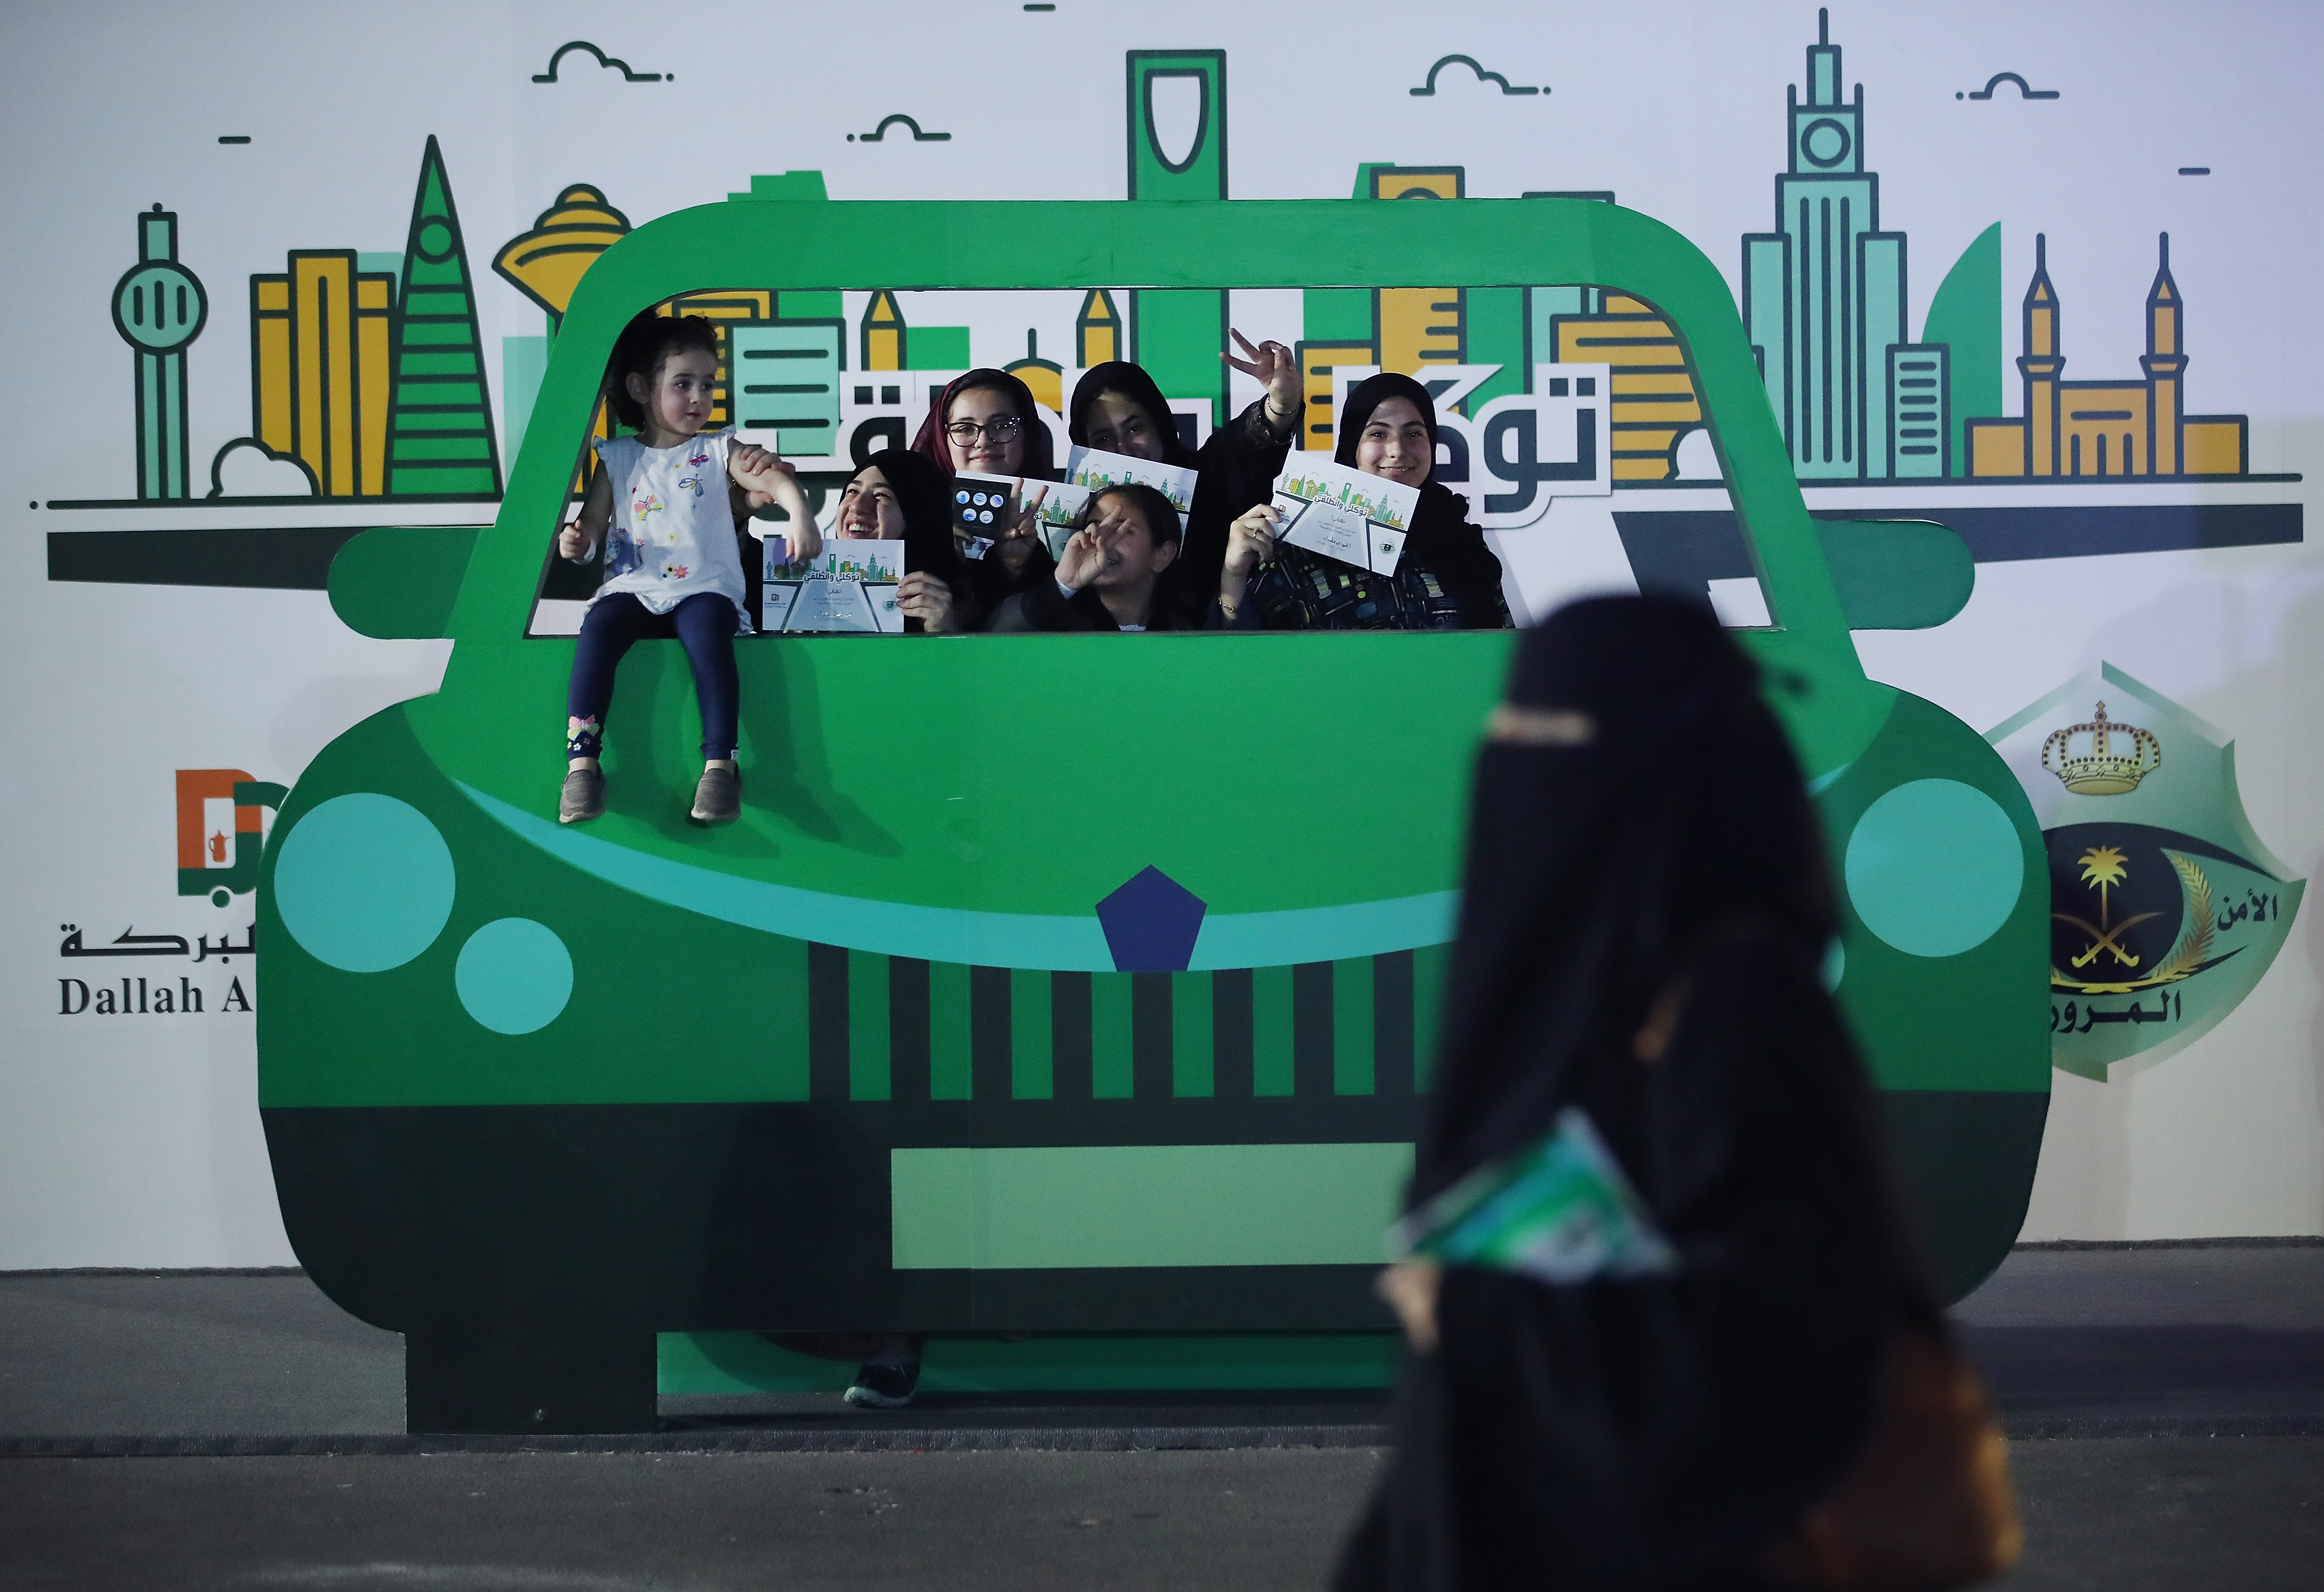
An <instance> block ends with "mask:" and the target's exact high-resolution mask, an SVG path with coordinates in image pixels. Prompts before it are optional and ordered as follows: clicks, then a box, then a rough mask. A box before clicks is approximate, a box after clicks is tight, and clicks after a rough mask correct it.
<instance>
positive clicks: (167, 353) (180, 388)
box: [113, 205, 210, 502]
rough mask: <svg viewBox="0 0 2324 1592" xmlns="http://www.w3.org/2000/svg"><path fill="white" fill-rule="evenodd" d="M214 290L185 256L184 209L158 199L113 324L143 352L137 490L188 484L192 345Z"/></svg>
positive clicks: (172, 491) (153, 496) (142, 222)
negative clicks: (181, 241) (181, 239)
mask: <svg viewBox="0 0 2324 1592" xmlns="http://www.w3.org/2000/svg"><path fill="white" fill-rule="evenodd" d="M209 312H210V305H209V297H208V294H206V293H204V292H203V291H202V284H201V281H200V279H198V278H197V277H196V276H195V275H194V273H193V272H192V271H188V270H187V269H186V268H185V267H184V266H183V265H180V263H178V216H177V213H176V212H175V211H171V210H164V209H163V208H161V206H159V205H155V206H154V207H152V209H151V210H150V211H147V212H145V213H144V214H143V215H140V216H138V217H137V263H136V264H135V265H133V266H131V267H130V268H129V271H128V272H127V274H125V275H124V276H123V277H122V279H121V282H120V285H119V286H117V287H115V289H114V290H113V329H114V330H115V331H116V332H119V333H120V334H121V336H122V340H123V341H124V342H125V343H127V344H128V345H129V346H130V347H131V348H133V349H134V350H135V351H136V362H137V495H138V496H139V497H140V498H141V499H143V500H146V501H147V502H156V501H160V500H163V499H169V498H182V497H185V496H187V495H189V494H188V492H187V488H186V345H188V344H189V343H191V342H192V341H193V340H194V339H195V338H196V337H198V336H201V335H202V326H203V323H205V322H206V321H208V318H209Z"/></svg>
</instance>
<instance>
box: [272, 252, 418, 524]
mask: <svg viewBox="0 0 2324 1592" xmlns="http://www.w3.org/2000/svg"><path fill="white" fill-rule="evenodd" d="M288 264H289V267H290V269H289V270H287V271H283V272H282V273H281V275H278V276H268V275H263V274H262V275H254V276H253V277H252V278H251V279H250V368H251V409H252V411H253V412H252V415H251V422H252V428H253V430H254V434H255V435H256V436H257V437H258V439H259V441H261V442H263V443H264V444H265V445H266V446H268V447H269V448H272V450H273V451H274V452H276V453H278V454H289V455H291V456H293V457H295V458H297V459H299V460H300V462H301V463H303V464H304V465H306V466H307V468H308V469H309V471H311V472H313V474H314V477H315V489H316V491H317V492H319V493H321V495H323V496H324V497H327V498H352V497H379V496H382V495H383V494H384V493H385V492H386V490H387V421H388V407H389V400H390V398H391V395H392V389H393V381H392V376H393V368H392V359H393V355H394V339H395V278H394V276H393V275H392V274H391V273H389V272H386V271H363V270H361V269H359V268H358V267H357V265H356V262H355V252H354V251H353V250H351V249H298V250H293V251H292V252H291V255H290V257H289V261H288Z"/></svg>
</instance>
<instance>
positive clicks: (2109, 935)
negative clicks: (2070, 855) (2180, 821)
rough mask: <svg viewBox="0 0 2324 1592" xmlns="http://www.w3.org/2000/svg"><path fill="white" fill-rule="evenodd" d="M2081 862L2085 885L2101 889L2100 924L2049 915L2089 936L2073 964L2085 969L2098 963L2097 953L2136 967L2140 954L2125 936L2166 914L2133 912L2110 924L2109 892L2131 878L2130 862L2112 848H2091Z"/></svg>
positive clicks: (2067, 915)
mask: <svg viewBox="0 0 2324 1592" xmlns="http://www.w3.org/2000/svg"><path fill="white" fill-rule="evenodd" d="M2080 861H2081V865H2082V882H2083V883H2084V884H2086V885H2095V886H2097V887H2098V922H2096V923H2091V922H2090V921H2089V919H2087V918H2081V917H2077V916H2074V915H2073V914H2072V913H2070V912H2052V914H2051V915H2050V916H2052V917H2053V918H2055V919H2057V920H2058V921H2059V922H2060V923H2064V924H2071V925H2073V926H2074V927H2076V928H2078V929H2080V930H2081V931H2082V933H2084V934H2088V935H2089V937H2090V943H2089V946H2088V947H2086V948H2085V949H2084V950H2083V952H2082V953H2081V954H2080V955H2079V956H2077V957H2075V958H2074V959H2073V962H2072V965H2073V966H2074V967H2076V968H2086V967H2088V966H2089V965H2090V963H2091V962H2095V961H2097V960H2098V954H2099V953H2100V952H2106V953H2107V954H2108V955H2110V956H2112V957H2113V958H2114V964H2115V965H2116V966H2118V967H2126V968H2135V967H2136V966H2137V965H2138V952H2135V951H2133V950H2132V949H2130V947H2128V946H2127V945H2125V944H2124V943H2122V937H2123V935H2125V934H2128V933H2129V932H2130V931H2131V930H2132V929H2134V928H2136V927H2137V926H2138V925H2140V924H2143V923H2144V922H2146V921H2147V920H2148V919H2149V918H2154V917H2161V916H2163V915H2162V914H2161V913H2160V912H2138V913H2133V914H2132V915H2131V916H2128V917H2126V918H2124V919H2123V920H2122V921H2121V922H2120V923H2113V922H2111V921H2109V918H2108V910H2109V901H2108V893H2109V892H2110V891H2111V890H2112V889H2113V888H2114V887H2115V886H2116V885H2118V884H2120V883H2122V882H2123V880H2124V879H2127V878H2128V877H2129V875H2130V866H2129V859H2128V858H2126V856H2124V855H2123V853H2122V852H2121V851H2117V850H2116V849H2115V848H2114V847H2112V846H2092V847H2091V848H2090V849H2089V850H2088V851H2084V852H2083V853H2082V855H2081V858H2080Z"/></svg>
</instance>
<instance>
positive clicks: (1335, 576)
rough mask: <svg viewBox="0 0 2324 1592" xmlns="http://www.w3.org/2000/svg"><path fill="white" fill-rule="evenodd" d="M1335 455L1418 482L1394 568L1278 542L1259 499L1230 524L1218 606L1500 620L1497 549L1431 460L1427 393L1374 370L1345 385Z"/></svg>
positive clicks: (1327, 625) (1344, 623) (1360, 618)
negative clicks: (1382, 570)
mask: <svg viewBox="0 0 2324 1592" xmlns="http://www.w3.org/2000/svg"><path fill="white" fill-rule="evenodd" d="M1333 457H1335V458H1336V459H1337V460H1338V461H1339V462H1340V463H1341V464H1342V465H1351V466H1353V467H1354V468H1356V469H1358V470H1361V471H1363V472H1364V473H1365V474H1368V475H1379V476H1381V477H1384V478H1385V479H1388V480H1390V481H1397V482H1401V483H1403V484H1405V485H1406V486H1416V487H1418V488H1419V489H1420V502H1419V506H1418V507H1417V508H1416V509H1415V510H1414V511H1413V515H1412V525H1411V529H1409V530H1408V531H1407V532H1406V537H1405V543H1404V556H1403V557H1402V558H1401V559H1399V560H1398V562H1397V569H1396V573H1395V574H1394V575H1384V576H1383V575H1368V574H1366V573H1365V572H1364V571H1362V570H1360V569H1358V568H1356V567H1354V566H1351V565H1347V564H1342V563H1341V562H1340V561H1339V560H1338V559H1336V558H1326V557H1323V556H1322V555H1320V554H1316V553H1310V552H1308V551H1307V550H1306V549H1305V548H1295V547H1291V546H1288V545H1286V544H1278V543H1277V540H1276V532H1277V529H1278V528H1279V527H1280V525H1281V524H1282V520H1283V516H1282V515H1281V514H1280V513H1279V512H1278V511H1277V510H1276V508H1275V506H1274V504H1273V502H1271V501H1261V502H1259V503H1258V504H1257V505H1256V506H1255V507H1252V508H1250V510H1248V511H1245V512H1244V513H1242V514H1241V515H1240V518H1238V519H1237V520H1235V521H1234V523H1233V525H1232V527H1231V529H1229V532H1228V538H1227V546H1226V552H1225V557H1224V558H1223V559H1222V563H1221V566H1220V575H1219V584H1218V593H1217V596H1218V606H1219V616H1220V619H1221V621H1222V622H1223V623H1224V624H1226V625H1229V626H1231V627H1232V628H1234V629H1237V630H1499V629H1503V628H1505V627H1507V625H1508V622H1509V610H1508V603H1507V602H1506V601H1505V600H1504V599H1503V597H1502V595H1501V561H1500V560H1499V558H1496V557H1493V553H1492V549H1491V548H1488V547H1486V546H1485V533H1484V532H1483V531H1481V530H1480V529H1477V528H1476V527H1475V526H1473V525H1471V524H1470V523H1469V517H1468V511H1467V507H1466V505H1465V504H1463V503H1462V500H1461V498H1460V496H1459V495H1458V494H1457V493H1455V492H1453V491H1452V488H1450V487H1448V486H1446V485H1444V484H1443V483H1442V482H1437V481H1432V480H1430V479H1429V473H1430V472H1431V471H1432V470H1434V468H1435V465H1436V404H1435V400H1433V399H1431V398H1430V397H1429V396H1428V389H1427V388H1425V387H1423V386H1422V385H1421V384H1420V383H1419V382H1416V381H1414V380H1413V379H1412V378H1411V377H1410V376H1400V375H1397V374H1396V373H1393V372H1388V371H1383V372H1381V373H1379V375H1376V376H1371V377H1369V378H1367V379H1366V380H1364V381H1361V382H1357V383H1356V385H1355V386H1353V387H1351V388H1350V389H1349V390H1348V400H1347V403H1346V405H1345V406H1344V407H1343V408H1342V410H1341V411H1340V431H1339V446H1338V448H1337V450H1336V452H1335V453H1334V455H1333Z"/></svg>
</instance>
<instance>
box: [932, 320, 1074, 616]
mask: <svg viewBox="0 0 2324 1592" xmlns="http://www.w3.org/2000/svg"><path fill="white" fill-rule="evenodd" d="M912 451H913V452H914V453H916V454H918V455H919V456H921V457H923V458H925V459H927V461H928V462H929V463H931V464H933V465H936V466H937V467H938V468H940V469H942V470H943V471H944V473H945V476H946V477H947V478H949V477H950V476H952V475H953V474H955V473H957V472H959V471H963V470H966V471H970V472H973V473H974V474H979V475H1001V476H1006V477H1008V478H1009V479H1010V480H1012V481H1015V482H1016V483H1018V494H1017V495H1018V507H1017V515H1016V518H1015V519H1013V520H1010V521H1009V522H1008V523H1007V524H1004V525H999V526H996V527H995V529H996V530H997V531H998V533H999V534H998V535H997V536H996V537H995V538H994V540H993V546H992V547H991V548H990V549H989V550H987V552H986V553H985V555H984V557H982V558H976V559H970V560H968V561H967V562H968V565H969V572H970V575H971V587H972V591H973V595H974V597H975V603H976V607H977V610H978V611H979V612H982V613H988V614H989V613H991V612H992V611H993V610H994V609H996V608H998V607H1000V606H1001V603H1003V602H1005V601H1006V600H1008V599H1009V598H1010V597H1011V596H1013V595H1015V594H1017V593H1018V592H1020V591H1022V590H1024V589H1025V587H1026V585H1027V584H1029V583H1031V582H1033V581H1035V580H1047V579H1048V578H1049V573H1050V571H1051V570H1052V569H1053V568H1054V567H1055V564H1054V561H1053V560H1052V559H1051V558H1050V557H1049V549H1048V548H1047V546H1046V545H1045V544H1044V543H1043V542H1042V540H1041V519H1040V507H1041V503H1042V502H1043V500H1044V499H1046V498H1047V495H1048V494H1047V489H1046V488H1042V489H1038V490H1037V491H1036V492H1035V494H1034V495H1033V497H1031V498H1030V499H1029V500H1028V499H1027V498H1026V497H1025V494H1024V483H1026V482H1028V481H1054V480H1056V476H1057V472H1056V460H1055V459H1054V457H1053V456H1052V454H1053V451H1054V450H1053V449H1052V447H1051V445H1050V441H1049V428H1048V427H1047V425H1046V424H1045V423H1044V422H1043V421H1042V419H1041V411H1040V408H1039V406H1038V405H1037V404H1036V403H1035V402H1034V400H1033V391H1032V389H1031V388H1029V387H1028V386H1026V385H1025V383H1024V382H1020V381H1019V380H1018V379H1017V378H1016V377H1014V376H1012V375H1010V373H1008V372H1007V371H996V370H993V369H991V367H990V366H983V367H980V368H978V369H976V370H973V371H970V372H969V373H966V374H965V375H961V376H955V377H954V378H953V380H952V381H951V382H948V383H946V384H945V390H944V391H942V392H940V393H938V394H936V398H935V400H933V401H932V402H930V403H929V405H928V418H927V419H926V420H923V421H922V422H921V423H920V431H919V435H918V436H917V437H914V438H912Z"/></svg>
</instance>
